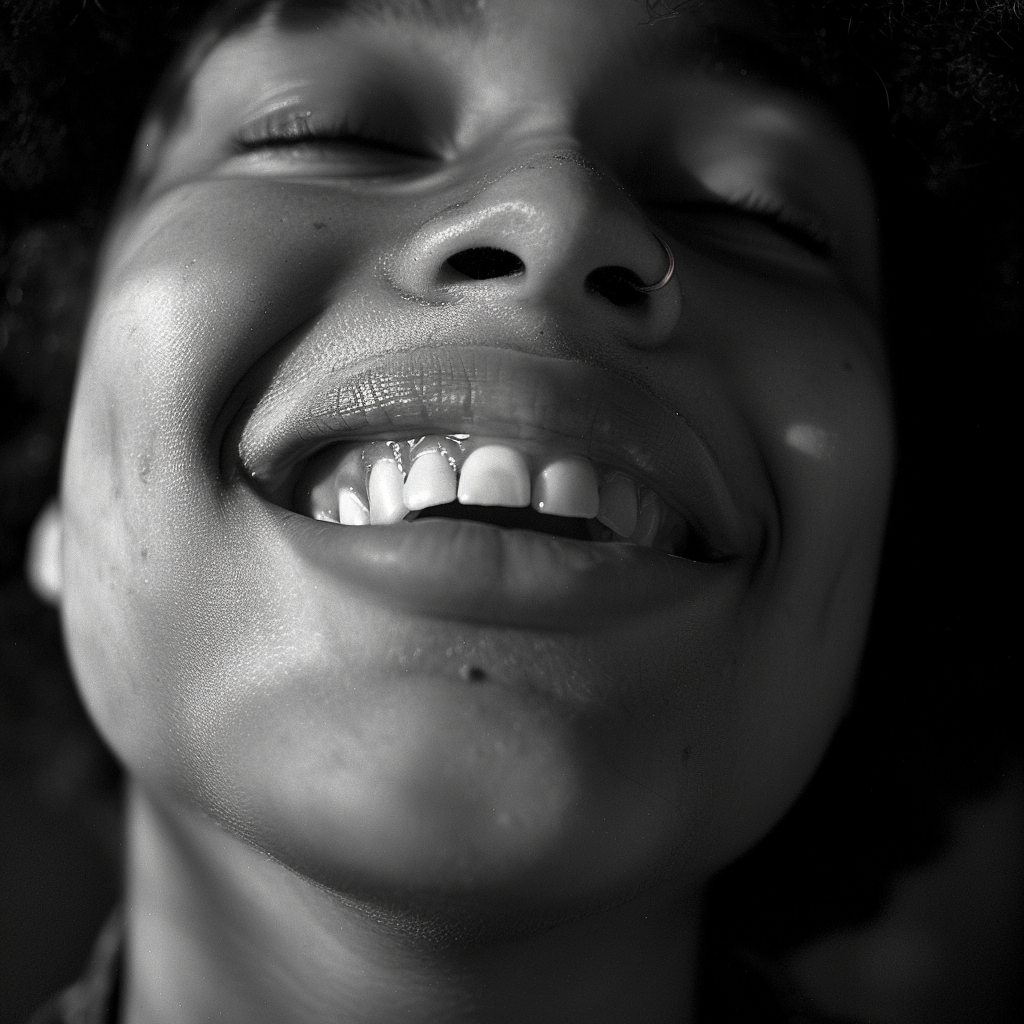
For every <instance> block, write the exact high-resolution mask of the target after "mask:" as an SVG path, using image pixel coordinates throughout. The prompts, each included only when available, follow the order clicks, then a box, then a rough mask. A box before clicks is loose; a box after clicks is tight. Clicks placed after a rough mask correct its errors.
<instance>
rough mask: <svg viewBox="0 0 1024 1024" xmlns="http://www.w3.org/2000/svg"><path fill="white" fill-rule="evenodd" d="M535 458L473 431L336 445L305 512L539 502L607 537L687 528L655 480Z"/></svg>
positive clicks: (316, 465)
mask: <svg viewBox="0 0 1024 1024" xmlns="http://www.w3.org/2000/svg"><path fill="white" fill-rule="evenodd" d="M533 462H534V466H535V471H531V462H530V459H529V458H528V457H527V455H526V454H524V453H523V452H522V451H521V450H519V449H518V448H516V447H514V446H513V445H511V444H507V443H495V442H487V441H483V440H476V439H472V438H468V437H466V436H465V435H449V436H445V437H423V438H419V439H418V440H412V441H400V442H399V441H374V442H370V443H369V444H367V445H365V446H364V447H358V446H351V447H346V448H341V447H339V446H335V447H334V448H332V449H328V450H326V451H325V452H323V453H321V454H320V455H318V456H316V457H315V458H314V460H313V461H312V462H311V464H310V467H309V469H308V470H307V473H306V476H305V480H306V482H307V487H306V489H305V495H306V498H305V500H304V501H303V511H307V512H308V514H310V515H312V516H313V518H315V519H321V520H325V521H329V522H336V523H341V524H343V525H346V526H366V525H373V526H383V525H388V524H391V523H397V522H400V521H401V520H403V519H405V518H406V517H407V516H409V514H410V513H418V512H420V511H421V510H423V509H426V508H430V507H433V506H437V505H446V504H449V503H451V502H453V501H456V500H458V501H459V502H460V503H461V504H463V505H491V506H494V505H500V506H505V507H507V508H526V507H528V506H531V505H532V507H533V508H534V509H535V510H536V511H537V512H540V513H542V514H544V515H554V516H572V517H576V518H580V519H586V520H591V521H594V528H593V529H592V530H591V533H592V534H593V535H594V536H600V534H601V530H602V526H599V525H597V524H603V528H605V533H604V539H613V540H614V539H619V540H630V541H631V542H633V543H635V544H642V545H644V546H648V547H650V546H653V545H654V544H655V543H656V542H657V540H658V538H659V534H664V533H665V529H666V527H667V526H668V527H671V529H672V530H673V531H674V536H676V538H678V534H679V533H680V531H681V530H683V529H685V526H684V525H683V523H682V520H681V518H680V517H679V516H678V514H676V513H673V512H671V511H670V510H669V509H668V508H667V507H666V506H665V504H664V502H662V500H661V498H659V497H658V495H656V494H655V493H654V492H653V491H651V490H650V489H649V488H647V487H644V486H642V485H639V484H637V483H636V482H635V481H633V480H632V479H630V478H629V477H628V476H626V475H625V474H623V473H620V472H618V471H615V470H606V471H603V472H600V471H599V470H598V469H597V468H595V466H594V465H593V464H592V463H591V462H590V460H589V459H585V458H582V457H581V456H578V455H562V456H556V457H546V458H544V459H540V460H538V459H534V460H533Z"/></svg>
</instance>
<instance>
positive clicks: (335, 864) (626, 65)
mask: <svg viewBox="0 0 1024 1024" xmlns="http://www.w3.org/2000/svg"><path fill="white" fill-rule="evenodd" d="M323 6H324V5H320V7H321V8H322V7H323ZM361 10H362V11H363V13H359V14H357V13H341V14H338V13H333V14H332V13H329V12H328V13H325V12H323V11H322V10H321V13H320V15H319V16H318V17H314V16H312V15H309V16H308V17H306V18H305V20H302V19H299V20H298V21H297V22H296V23H295V24H288V25H281V24H278V23H277V22H276V21H275V20H274V19H273V18H271V17H269V16H265V17H263V18H262V19H261V20H259V21H257V22H255V23H254V24H252V25H250V26H248V27H246V28H244V29H242V30H240V31H238V32H236V33H235V34H233V35H231V36H230V37H228V38H226V39H224V40H222V41H221V42H220V43H219V44H218V45H217V46H216V47H215V48H214V49H213V50H212V52H211V53H210V54H209V55H208V56H207V57H206V58H205V60H204V61H203V62H202V64H201V66H200V67H199V69H198V71H197V72H196V73H195V75H194V78H193V80H192V81H191V83H190V88H189V91H188V95H187V96H186V98H185V102H184V107H183V110H182V112H181V114H180V116H179V117H178V118H177V119H176V122H175V123H174V124H173V125H172V126H171V127H170V129H169V130H168V131H167V132H166V134H164V135H161V134H160V133H159V132H158V131H157V130H156V129H153V128H151V129H149V130H148V131H147V130H144V131H143V134H142V137H141V141H140V154H141V155H140V157H139V159H140V160H142V161H144V162H147V161H148V163H149V165H150V167H149V170H150V172H151V173H150V176H149V177H148V179H147V182H146V185H145V188H144V189H143V191H142V193H141V195H139V196H138V197H137V198H136V199H135V200H134V201H133V203H132V204H131V206H130V208H128V209H126V210H125V211H124V212H123V214H122V215H121V216H120V218H119V220H118V222H117V224H116V225H115V227H114V229H113V231H112V234H111V236H110V238H109V241H108V245H107V248H106V255H105V258H104V261H103V264H102V267H101V273H100V278H99V283H98V287H97V292H96V298H95V304H94V310H93V315H92V318H91V322H90V326H89V330H88V335H87V339H86V344H85V350H84V356H83V364H82V369H81V375H80V380H79V384H78V389H77V396H76V400H75V405H74V412H73V419H72V424H71V428H70V435H69V441H68V447H67V453H66V462H65V471H64V479H63V493H62V507H63V518H64V532H65V542H64V553H63V559H64V566H63V569H64V573H63V575H64V584H63V586H64V592H63V614H64V617H65V622H66V628H67V636H68V642H69V647H70V651H71V655H72V659H73V662H74V667H75V670H76V673H77V677H78V679H79V682H80V685H81V689H82V691H83V694H84V697H85V699H86V701H87V703H88V705H89V707H90V709H91V712H92V714H93V715H94V717H95V719H96V721H97V723H98V724H99V726H100V728H101V730H102V732H103V733H104V734H105V736H106V737H107V739H108V740H109V742H110V743H111V745H112V746H113V748H114V749H115V750H116V751H117V752H118V754H119V756H120V757H121V758H122V759H123V760H124V761H125V763H126V764H127V765H128V767H129V769H130V771H131V772H132V774H133V775H134V776H135V777H136V778H137V779H138V780H139V781H140V782H141V783H142V784H143V785H145V786H147V787H148V788H149V790H150V792H151V793H152V794H155V795H156V796H158V797H159V798H160V799H163V800H167V801H176V802H178V803H180V804H183V805H185V806H187V807H191V808H194V809H196V810H199V811H202V812H204V813H206V814H207V815H209V816H211V817H212V818H213V819H214V820H216V821H218V822H219V823H220V824H221V825H223V827H224V828H225V829H227V830H229V831H230V832H233V833H235V834H236V835H238V836H240V837H242V838H244V839H245V840H246V841H248V842H249V843H251V844H253V845H255V846H256V847H258V848H259V849H261V850H264V851H266V852H268V853H270V854H271V855H273V856H274V857H276V858H277V859H278V860H280V861H281V862H283V863H285V864H286V865H288V866H289V867H291V868H293V869H294V870H295V871H297V872H299V873H300V874H303V875H305V876H307V877H309V878H311V879H313V880H315V881H316V882H317V883H319V884H321V885H324V886H327V887H329V888H334V889H336V890H339V891H345V892H353V891H361V892H381V891H392V892H394V891H401V892H404V893H407V894H408V893H413V894H416V895H417V896H421V897H422V898H424V899H427V898H430V899H433V898H438V899H440V900H442V901H443V902H444V903H445V905H449V906H459V905H465V906H467V907H468V906H473V907H476V908H493V909H495V910H500V909H501V908H502V907H508V906H511V905H515V906H517V907H519V908H521V909H522V910H523V911H524V912H525V910H526V908H529V907H537V908H548V909H550V908H552V907H556V906H557V907H560V908H562V909H564V908H565V907H571V906H585V905H592V904H594V903H595V901H608V900H615V899H620V898H621V897H622V896H623V895H624V894H629V893H632V892H636V891H638V890H639V889H642V888H644V887H645V886H650V885H653V884H656V883H662V884H666V885H669V884H670V885H673V886H678V887H685V886H690V885H695V884H699V883H700V882H701V881H702V880H703V879H706V878H707V877H708V875H709V874H711V873H712V872H713V871H714V870H716V869H717V868H718V867H720V866H721V865H723V864H724V863H726V862H727V861H729V860H731V859H732V858H734V857H735V856H737V855H738V854H739V853H740V852H742V851H743V850H744V849H746V848H747V847H748V846H749V845H750V844H751V843H753V842H754V841H756V839H757V838H759V837H760V836H761V835H763V834H764V833H765V831H767V830H768V829H769V828H770V827H771V825H772V824H773V823H774V822H775V821H776V820H777V819H778V818H779V817H780V815H781V814H782V813H783V811H784V810H785V809H786V807H787V806H788V805H789V804H790V803H791V802H792V800H793V799H794V798H795V796H796V794H797V793H798V792H799V790H800V789H801V787H802V786H803V785H804V783H805V782H806V780H807V779H808V777H809V775H810V774H811V772H812V771H813V769H814V767H815V765H816V763H817V761H818V759H819V758H820V756H821V754H822V752H823V749H824V747H825V745H826V743H827V741H828V739H829V737H830V735H831V733H832V731H833V729H834V727H835V725H836V723H837V721H838V719H839V717H840V716H841V714H842V712H843V710H844V707H845V705H846V703H847V701H848V697H849V691H850V688H851V684H852V681H853V679H854V675H855V672H856V668H857V661H858V657H859V652H860V649H861V645H862V642H863V636H864V631H865V625H866V620H867V617H868V614H869V609H870V604H871V598H872V588H873V584H874V579H875V573H876V566H877V562H878V557H879V549H880V545H881V539H882V533H883V526H884V518H885V512H886V506H887V501H888V493H889V485H890V476H891V469H892V450H893V439H892V423H891V409H890V398H889V394H888V389H887V376H886V368H885V356H884V351H883V343H882V340H881V335H880V330H879V325H878V315H877V284H876V279H877V275H878V267H877V264H876V239H875V236H874V231H875V213H874V209H873V199H872V192H871V187H870V183H869V180H868V176H867V173H866V171H865V168H864V166H863V162H862V160H861V157H860V155H859V153H858V151H857V149H856V147H855V145H854V144H853V142H852V141H851V140H850V139H849V138H847V137H846V136H845V135H844V133H843V131H842V129H841V128H840V127H839V126H838V125H837V123H836V122H835V120H834V119H833V118H832V117H830V115H829V114H828V112H827V111H826V110H825V109H824V108H822V107H820V106H818V105H817V104H816V103H815V102H813V101H811V100H810V99H807V98H805V97H801V96H800V95H799V94H797V93H795V92H793V91H791V90H789V89H787V88H785V87H783V86H782V85H781V84H778V83H776V82H774V81H773V80H772V78H771V77H770V75H769V74H768V73H767V72H766V71H765V70H764V68H763V67H762V66H761V64H760V62H759V61H757V60H756V59H755V58H753V57H751V56H750V54H751V53H752V52H753V50H750V49H749V48H748V49H747V51H746V52H747V56H746V57H744V58H743V59H742V60H741V59H740V58H739V57H738V56H737V55H736V50H735V41H736V40H737V39H738V38H740V37H749V36H750V34H751V32H754V33H756V31H757V30H756V23H755V22H754V20H753V19H752V16H751V14H750V12H749V11H748V10H746V8H744V7H743V6H736V7H726V6H724V5H715V4H708V5H704V6H702V7H700V8H695V9H694V11H693V12H691V13H688V14H683V15H680V16H679V17H676V18H669V19H664V20H657V21H654V22H652V23H647V18H646V16H645V15H644V13H643V5H638V4H635V3H631V2H627V0H559V2H558V3H551V2H550V0H493V2H487V3H479V4H475V5H474V4H465V5H463V4H448V5H436V4H435V5H429V6H427V5H418V4H402V5H394V6H393V8H391V9H387V8H381V9H380V10H377V9H374V10H372V11H370V8H369V6H365V7H364V8H361ZM752 26H753V27H752ZM712 27H717V29H716V31H709V29H711V28H712ZM152 154H155V157H154V156H153V155H152ZM673 261H674V268H673V269H672V274H671V277H670V278H669V280H668V281H667V283H664V284H663V285H662V286H661V287H659V288H656V289H654V290H644V286H650V285H654V284H658V283H659V282H661V281H662V280H663V279H664V277H665V276H666V272H667V270H668V269H669V267H670V264H671V263H672V262H673Z"/></svg>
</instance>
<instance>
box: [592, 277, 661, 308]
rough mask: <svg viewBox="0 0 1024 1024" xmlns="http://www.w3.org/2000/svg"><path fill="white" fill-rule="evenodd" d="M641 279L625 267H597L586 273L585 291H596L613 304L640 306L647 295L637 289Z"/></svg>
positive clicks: (640, 286) (640, 284)
mask: <svg viewBox="0 0 1024 1024" xmlns="http://www.w3.org/2000/svg"><path fill="white" fill-rule="evenodd" d="M643 284H644V283H643V281H642V280H641V279H640V278H639V277H638V276H637V275H636V274H634V273H633V271H632V270H629V269H628V268H627V267H598V268H597V270H592V271H591V272H590V273H589V274H588V275H587V280H586V282H585V286H586V289H587V291H590V292H596V293H597V294H598V295H600V296H601V297H602V298H605V299H607V300H608V301H609V302H610V303H612V305H614V306H641V305H643V304H644V303H645V302H646V301H647V296H646V295H645V294H644V293H643V292H641V291H638V290H637V289H638V288H642V287H643Z"/></svg>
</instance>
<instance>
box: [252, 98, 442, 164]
mask: <svg viewBox="0 0 1024 1024" xmlns="http://www.w3.org/2000/svg"><path fill="white" fill-rule="evenodd" d="M233 149H234V151H235V154H236V155H246V154H266V155H268V156H279V157H281V158H287V157H290V156H293V157H295V158H297V159H298V158H301V157H306V158H309V157H312V158H314V159H326V160H337V161H349V162H352V163H353V164H354V166H353V168H352V169H353V170H357V171H360V172H362V173H366V171H367V170H369V169H371V168H373V167H374V166H375V165H378V164H379V165H380V169H381V170H387V169H390V167H391V165H390V164H389V161H392V162H393V161H394V160H398V161H399V162H400V163H402V164H406V165H407V162H408V161H416V162H418V163H422V162H424V161H435V160H437V159H438V156H437V154H435V153H434V152H431V151H430V150H429V149H428V148H427V147H426V146H423V145H419V144H417V143H416V142H412V141H409V140H407V139H403V138H399V137H397V136H393V135H391V134H390V133H389V132H387V131H386V130H383V129H379V130H378V129H377V128H375V127H373V126H371V125H370V124H369V123H359V122H355V121H354V120H352V119H350V118H348V117H345V118H342V119H341V120H338V121H331V122H327V121H320V120H319V119H317V118H315V117H314V115H313V114H312V113H311V112H308V111H304V112H291V113H289V114H287V115H285V116H279V115H271V116H270V117H266V118H263V119H261V120H260V121H257V122H255V123H254V124H251V125H247V126H245V127H244V128H243V129H242V130H241V131H240V132H239V133H238V134H237V136H236V137H235V139H234V145H233Z"/></svg>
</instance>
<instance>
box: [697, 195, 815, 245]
mask: <svg viewBox="0 0 1024 1024" xmlns="http://www.w3.org/2000/svg"><path fill="white" fill-rule="evenodd" d="M686 209H687V211H688V212H691V213H694V214H697V215H700V214H712V215H717V216H722V217H740V218H743V219H744V220H747V221H749V222H753V223H755V224H763V225H764V226H765V227H767V228H770V229H771V230H772V231H773V232H774V233H775V234H776V235H778V236H779V237H780V238H783V239H786V240H788V241H790V242H793V243H795V244H796V245H798V246H800V247H801V248H802V249H805V250H806V251H807V252H809V253H810V254H811V255H813V256H817V257H819V258H820V259H824V260H830V259H832V258H833V257H834V256H835V245H834V242H833V239H832V237H831V236H830V234H829V233H828V231H827V230H826V229H825V227H824V226H823V225H822V224H820V223H818V222H817V221H815V220H814V219H813V218H811V217H809V216H804V215H802V214H799V213H797V212H795V211H793V210H789V209H787V208H786V207H784V206H782V205H780V204H777V203H774V202H772V201H771V200H767V199H762V198H760V197H757V196H749V197H746V198H743V199H739V200H731V201H724V200H708V201H704V202H695V203H687V204H686Z"/></svg>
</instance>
